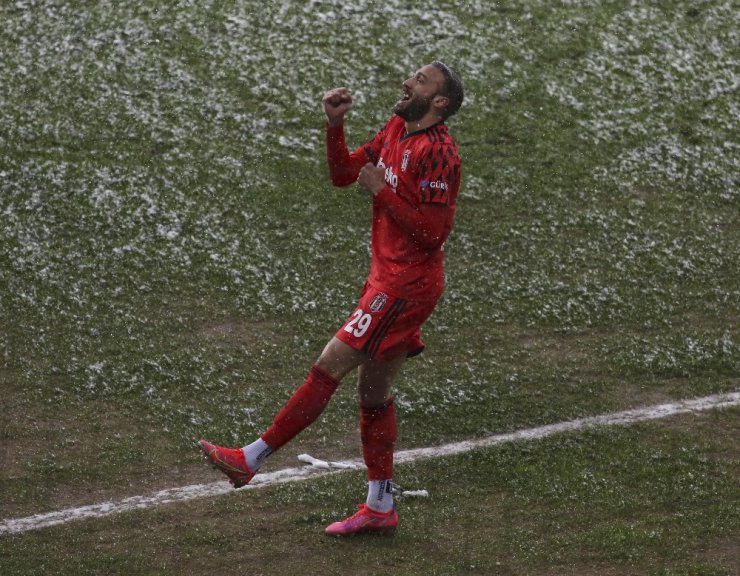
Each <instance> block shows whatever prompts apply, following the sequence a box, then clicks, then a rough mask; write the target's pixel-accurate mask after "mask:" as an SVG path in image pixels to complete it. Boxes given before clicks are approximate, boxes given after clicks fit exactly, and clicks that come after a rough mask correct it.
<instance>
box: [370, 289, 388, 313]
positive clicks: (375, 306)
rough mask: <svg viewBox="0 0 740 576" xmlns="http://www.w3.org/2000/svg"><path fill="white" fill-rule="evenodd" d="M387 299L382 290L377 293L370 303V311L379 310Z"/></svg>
mask: <svg viewBox="0 0 740 576" xmlns="http://www.w3.org/2000/svg"><path fill="white" fill-rule="evenodd" d="M387 301H388V295H387V294H385V293H384V292H381V293H380V294H378V295H377V296H376V297H375V298H373V301H372V302H371V303H370V312H380V311H381V310H382V309H383V306H385V303H386V302H387Z"/></svg>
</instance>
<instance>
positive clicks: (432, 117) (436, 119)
mask: <svg viewBox="0 0 740 576" xmlns="http://www.w3.org/2000/svg"><path fill="white" fill-rule="evenodd" d="M442 121H443V118H442V117H441V116H439V115H438V114H427V115H425V116H424V117H423V118H422V119H420V120H414V121H413V122H409V121H406V134H412V133H413V132H421V131H423V130H426V129H427V128H431V127H432V126H435V125H436V124H439V123H440V122H442Z"/></svg>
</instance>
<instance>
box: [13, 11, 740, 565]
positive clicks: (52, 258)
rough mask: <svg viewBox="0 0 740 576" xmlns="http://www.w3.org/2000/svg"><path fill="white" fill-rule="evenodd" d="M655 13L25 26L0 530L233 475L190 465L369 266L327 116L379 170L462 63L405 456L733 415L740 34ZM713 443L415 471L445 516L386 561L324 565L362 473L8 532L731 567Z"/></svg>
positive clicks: (696, 435)
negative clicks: (432, 292) (411, 83)
mask: <svg viewBox="0 0 740 576" xmlns="http://www.w3.org/2000/svg"><path fill="white" fill-rule="evenodd" d="M631 4H633V3H630V2H627V1H626V0H625V1H596V0H593V1H588V0H582V1H577V2H558V3H555V2H545V1H536V0H527V1H521V2H513V1H500V2H477V1H469V2H462V3H460V2H447V1H445V2H439V3H437V5H436V8H435V10H434V11H433V12H427V11H426V10H422V9H421V8H420V7H419V6H418V5H417V4H415V3H411V2H404V1H402V0H394V1H392V2H386V3H382V4H378V3H374V2H368V1H367V0H358V1H357V2H353V3H350V4H344V5H341V6H340V5H335V4H334V3H333V2H332V3H330V2H323V3H313V4H312V3H308V2H290V3H274V4H273V5H264V3H255V2H241V3H237V2H212V1H207V2H192V1H189V0H182V1H180V2H177V3H171V5H168V6H167V7H164V6H162V5H160V3H154V2H148V1H147V2H138V3H113V2H84V1H79V2H67V3H51V2H37V3H28V2H17V3H12V4H9V3H6V4H2V5H0V20H2V21H3V26H2V27H0V45H2V46H3V58H2V59H1V60H0V77H1V78H3V81H2V83H0V108H1V109H2V111H3V113H2V114H0V222H1V223H2V224H1V225H0V381H1V382H2V391H3V393H2V395H0V413H1V414H2V415H3V416H2V420H1V423H2V426H0V430H1V431H2V444H3V449H2V451H0V457H1V458H2V467H1V469H2V471H1V472H0V493H1V495H2V497H1V498H0V511H1V513H2V518H3V519H4V518H10V517H22V516H27V515H29V514H33V513H36V512H44V511H50V510H55V509H58V508H62V507H68V506H75V505H84V504H91V503H96V502H100V501H103V500H104V499H109V498H113V499H116V498H123V497H126V496H130V495H137V494H144V493H148V492H150V491H154V490H157V489H161V488H166V487H171V486H174V485H180V484H181V483H185V482H191V481H192V482H205V481H210V480H212V479H214V475H213V474H212V472H211V471H210V470H208V469H207V468H205V467H204V466H203V465H202V462H201V461H200V460H199V458H198V456H197V454H195V453H194V452H193V450H192V447H193V443H194V441H195V440H197V438H199V437H201V436H207V437H209V438H212V439H213V440H214V441H219V442H222V443H241V442H246V441H248V440H250V439H252V438H253V437H254V436H255V435H256V434H259V433H260V432H261V431H263V430H264V428H265V426H267V425H268V424H269V422H270V419H271V417H272V415H273V414H274V413H275V411H276V410H277V409H278V408H279V407H280V406H281V405H282V403H283V402H284V401H285V399H287V397H288V396H289V394H290V393H291V392H292V390H293V389H294V388H295V387H296V386H297V385H298V384H300V382H301V381H302V380H303V378H304V376H305V373H306V371H307V368H308V366H309V365H310V363H311V362H312V361H313V359H314V358H315V357H316V356H317V355H318V354H319V352H320V350H321V348H322V346H323V344H324V343H325V342H326V340H327V339H328V338H329V337H330V336H331V335H332V334H333V332H334V330H335V329H336V327H337V326H338V325H339V323H340V322H341V321H342V319H343V318H344V317H345V316H346V315H347V314H348V313H349V312H350V311H351V308H352V306H353V305H354V303H355V300H356V297H357V295H358V293H359V290H360V287H361V286H362V283H363V281H364V277H365V273H366V270H367V265H368V249H367V244H368V240H369V234H368V228H369V202H368V199H367V198H365V197H364V196H363V195H362V194H360V193H359V192H358V191H357V190H356V189H355V188H349V189H346V190H336V189H332V188H331V186H330V185H329V183H328V178H327V171H326V168H325V159H324V151H323V119H322V116H321V107H320V99H321V96H322V94H323V92H324V91H325V90H327V89H329V88H331V87H334V86H337V85H344V86H347V87H349V89H350V90H352V91H353V93H354V94H355V95H356V105H355V108H354V109H353V110H352V111H351V113H350V116H349V118H348V121H347V132H348V138H349V140H350V142H351V143H353V144H360V143H361V142H362V141H363V140H364V139H366V138H368V137H369V136H370V135H371V134H372V133H373V131H374V130H376V129H377V128H378V127H379V126H380V124H381V123H382V122H383V121H384V120H385V119H386V118H387V117H388V114H389V110H390V108H391V106H392V103H393V102H394V101H395V99H396V98H397V95H398V94H399V90H400V82H401V81H402V80H403V79H404V78H405V77H406V76H407V75H408V74H410V73H411V72H412V71H413V70H414V69H416V68H417V67H418V66H419V65H421V64H423V63H424V62H427V61H429V60H431V59H434V58H438V57H439V58H441V59H444V60H446V61H448V62H449V63H450V64H451V65H453V66H455V67H457V68H458V69H459V70H460V72H461V74H462V76H463V78H464V79H465V81H466V88H467V94H468V101H467V103H466V105H465V106H464V108H463V109H462V111H461V112H460V114H459V116H456V117H454V118H453V119H452V120H451V121H450V129H451V131H452V132H453V134H454V135H455V136H456V138H457V140H458V142H459V144H460V149H461V153H462V155H463V161H464V183H463V187H462V190H461V197H460V200H459V205H458V214H457V221H456V227H455V230H454V232H453V235H452V237H451V238H450V240H449V242H448V245H447V272H448V284H447V291H446V293H445V296H444V299H443V301H442V302H441V304H440V306H439V308H438V310H437V311H436V312H435V314H434V316H433V317H432V318H431V320H430V321H429V322H428V324H427V326H426V331H425V334H424V339H425V342H426V344H427V352H426V353H425V354H424V355H423V356H422V357H421V358H418V359H415V360H413V361H412V362H410V363H409V364H408V368H407V369H406V370H405V371H404V373H403V374H402V375H401V377H400V379H399V381H398V383H397V386H396V389H395V394H396V398H397V406H398V412H399V416H400V422H399V425H400V444H401V448H409V447H416V446H423V445H428V444H438V443H444V442H449V441H453V440H459V439H465V438H470V437H476V436H483V435H486V434H493V433H498V432H504V431H510V430H516V429H522V428H527V427H530V426H536V425H541V424H546V423H552V422H558V421H562V420H568V419H572V418H577V417H582V416H587V415H593V414H598V413H604V412H609V411H615V410H622V409H626V408H630V407H634V406H638V405H648V404H653V403H658V402H664V401H670V400H672V399H681V398H690V397H695V396H702V395H708V394H713V393H719V392H727V391H736V390H738V389H740V385H739V384H740V379H739V378H738V374H740V345H739V344H738V342H739V339H740V329H739V328H738V326H740V322H739V321H738V320H739V319H740V313H739V312H740V304H739V303H740V281H739V276H738V272H737V271H738V270H740V237H739V236H740V234H739V233H738V231H739V230H740V198H739V196H738V160H737V158H738V144H737V138H736V131H737V110H736V105H735V100H736V94H737V88H736V79H735V76H736V67H737V61H736V60H737V58H736V55H735V52H736V46H737V40H738V39H737V29H738V28H739V26H738V24H739V23H738V14H737V11H736V10H734V9H733V6H732V3H730V2H726V1H722V0H705V1H701V2H684V1H678V2H670V3H668V2H662V1H658V0H655V1H648V2H644V3H640V5H639V6H637V5H631ZM712 418H714V417H712V416H706V417H702V418H700V419H697V420H695V419H693V418H682V419H680V422H681V423H682V424H681V426H680V427H679V428H680V429H679V430H676V429H674V427H672V426H669V425H664V424H651V425H642V426H638V427H635V429H634V430H632V429H630V430H618V431H615V430H603V431H599V432H595V433H584V434H577V435H573V436H568V437H567V438H566V437H564V438H560V439H555V438H553V439H550V440H547V441H546V442H542V443H532V444H527V445H518V444H517V445H515V446H511V447H505V448H500V449H495V450H490V451H486V452H485V453H482V454H476V455H474V456H470V457H460V458H458V459H455V460H454V461H445V462H435V463H428V464H423V465H421V464H420V465H414V466H404V467H401V469H400V470H399V472H398V474H399V475H401V476H402V477H405V478H411V480H412V483H419V484H423V485H426V486H428V487H431V486H434V487H435V488H434V489H432V488H430V491H432V498H431V499H430V500H429V502H422V503H417V502H414V501H409V502H408V503H407V504H404V506H407V508H406V509H404V517H403V518H404V528H403V529H402V530H401V531H399V533H398V534H397V535H396V537H395V538H391V539H360V540H354V541H352V542H349V543H338V542H333V541H330V542H327V541H325V540H323V539H322V537H321V535H320V532H321V530H320V528H321V526H322V525H323V524H324V523H325V522H327V521H329V520H331V519H334V518H335V517H336V516H341V515H343V514H345V513H346V512H348V511H349V510H351V509H352V507H353V506H354V503H355V502H356V501H359V499H361V498H362V493H363V490H364V488H363V480H362V478H361V475H354V476H351V477H349V476H348V477H342V478H332V479H329V480H320V481H318V482H316V483H315V484H314V483H313V482H312V483H310V484H301V485H298V486H295V487H293V486H291V487H280V488H276V489H270V490H268V491H267V493H268V496H267V497H262V496H259V497H258V496H255V495H246V494H238V495H234V496H230V497H227V498H223V499H220V500H215V499H214V500H213V501H209V502H207V503H205V502H201V503H191V504H187V505H177V506H173V507H171V508H168V509H163V510H157V511H149V512H141V513H137V514H130V515H124V516H121V517H115V518H109V519H105V520H98V521H85V522H78V523H72V524H69V525H67V526H64V527H58V528H53V529H47V530H42V531H39V532H34V533H27V534H24V535H19V536H13V537H5V536H4V537H3V538H2V540H0V572H3V573H6V572H7V573H9V574H15V573H18V574H24V573H50V570H51V568H50V567H53V569H54V570H56V571H57V572H59V573H69V574H72V573H127V574H135V573H142V574H145V573H152V574H155V573H178V572H181V570H178V566H180V563H181V562H184V561H185V560H187V561H188V562H190V563H192V564H189V565H192V566H193V568H192V569H191V570H190V572H191V573H194V574H195V573H210V572H212V571H213V570H210V569H209V563H211V562H214V561H218V560H214V559H217V558H218V556H219V555H220V554H221V553H222V552H223V551H224V550H226V551H227V552H228V554H227V555H226V556H227V558H230V559H231V560H232V561H233V560H234V559H235V558H238V561H239V562H245V563H246V562H248V561H249V562H251V561H257V560H259V561H260V562H264V564H263V565H264V566H265V573H276V572H278V571H285V570H290V571H292V572H294V573H296V574H301V573H305V574H312V573H316V571H317V570H318V571H321V570H324V571H325V572H327V573H332V572H335V571H337V567H339V566H341V565H342V563H343V562H348V561H350V559H372V558H376V557H378V556H381V557H382V558H383V559H384V561H385V562H388V563H389V564H388V565H383V568H384V569H386V570H385V571H386V572H391V573H399V574H400V573H408V574H416V573H438V574H447V573H460V574H463V573H482V574H487V573H500V574H552V573H558V574H571V573H572V574H580V573H586V574H588V573H591V574H597V573H598V574H661V575H666V576H667V575H683V574H730V573H732V570H733V568H734V569H737V568H736V567H737V565H738V563H740V560H738V558H739V556H738V552H737V547H736V546H734V547H733V545H732V544H731V543H732V542H734V541H735V540H737V536H738V522H737V516H736V512H735V513H733V510H732V509H731V507H730V505H729V503H731V502H732V501H733V498H734V500H737V498H738V491H737V487H736V486H737V481H736V480H737V454H736V450H734V451H733V446H732V443H731V442H730V439H731V438H732V436H731V434H732V433H733V432H736V429H737V421H738V419H737V411H729V412H726V413H722V415H721V416H716V419H717V425H718V426H721V430H722V431H723V432H724V434H725V435H724V436H723V435H722V434H718V435H716V436H715V435H713V434H712V433H711V431H710V430H709V428H708V427H707V426H706V425H705V423H706V422H707V421H712ZM356 420H357V407H356V400H355V394H354V389H353V383H352V382H351V379H350V378H348V379H347V382H346V384H345V385H344V386H343V387H342V388H341V389H340V390H339V392H338V393H337V395H336V397H335V399H334V401H333V402H332V404H331V407H330V409H329V410H327V412H326V413H325V415H324V416H323V417H322V419H321V420H320V421H319V422H317V423H316V424H315V426H314V427H313V428H312V429H311V430H310V431H309V432H308V433H306V434H305V435H303V436H302V437H300V438H299V439H297V440H296V442H295V444H293V445H291V446H290V447H287V448H286V450H285V451H284V453H282V454H278V455H276V456H275V464H274V465H273V466H275V467H279V466H281V465H284V464H288V463H290V464H291V465H294V460H293V459H294V456H295V455H296V454H298V453H300V452H304V451H309V452H311V453H312V454H315V455H316V456H319V457H325V458H331V459H336V458H342V457H356V456H357V455H358V453H359V452H358V445H357V441H356V440H357V439H356V427H357V424H356ZM735 435H736V434H735ZM682 442H683V443H684V444H685V445H686V446H687V449H688V450H689V453H688V454H684V453H683V452H682V451H681V443H682ZM654 454H664V455H665V458H667V460H665V459H664V458H663V456H661V457H660V458H657V460H655V459H653V458H652V456H651V455H654ZM471 459H472V461H471ZM646 462H649V463H650V465H647V464H646ZM635 469H637V471H638V472H639V478H640V480H641V481H640V482H639V483H637V482H636V481H635V480H634V478H632V477H631V476H630V473H629V472H628V471H629V470H635ZM441 470H444V471H441ZM447 470H449V471H450V472H447ZM452 471H454V472H452ZM450 474H453V475H454V478H452V477H450V476H449V475H450ZM589 474H592V475H591V476H589ZM690 475H693V478H694V479H695V483H694V484H693V485H689V484H690V483H688V480H685V482H684V484H680V483H678V484H676V485H675V486H678V487H681V488H682V489H683V488H686V490H687V492H686V493H687V494H688V495H687V496H686V497H685V498H683V497H681V498H679V489H678V488H676V487H674V485H673V484H671V482H673V480H672V479H673V478H684V479H686V478H689V476H690ZM733 478H734V479H735V482H734V484H733V481H732V480H733ZM449 483H451V484H453V485H454V488H453V487H449V488H447V487H445V486H446V485H447V484H449ZM694 485H695V486H696V487H697V488H696V490H699V493H700V495H701V497H699V496H698V495H697V494H699V493H695V492H692V491H691V489H692V486H694ZM437 486H440V487H439V488H436V487H437ZM463 487H464V489H465V490H466V491H471V492H472V493H473V494H475V498H473V497H468V495H467V494H465V493H463V491H462V489H463ZM437 490H439V493H437ZM455 490H457V492H455ZM609 490H611V492H610V493H609V494H606V492H608V491H609ZM438 498H439V500H438ZM257 500H259V502H258V501H257ZM620 503H621V504H620ZM673 504H676V506H677V507H676V508H675V509H676V510H678V512H675V513H674V512H672V511H671V510H672V509H671V505H673ZM596 507H598V514H596V516H595V517H594V518H593V519H592V518H591V517H590V516H589V514H590V512H594V511H595V508H596ZM566 510H567V511H570V512H569V513H568V514H564V511H566ZM594 513H596V512H594ZM491 516H493V517H494V518H496V519H497V520H499V521H500V522H503V524H502V525H500V526H499V525H494V526H490V523H489V522H487V520H488V519H489V518H490V517H491ZM563 516H567V518H563ZM440 517H441V519H442V521H441V522H437V520H436V519H439V518H440ZM267 521H269V525H270V526H271V527H272V528H271V532H269V533H268V534H265V535H262V534H261V532H260V527H262V526H264V523H265V522H267ZM243 522H247V523H248V525H247V527H246V528H245V527H244V526H243ZM440 525H441V527H443V528H444V530H442V528H440ZM183 526H184V527H183ZM489 528H490V529H489ZM242 529H243V530H246V531H245V532H243V533H242V532H240V531H239V530H242ZM475 529H477V530H478V533H481V531H482V533H483V534H486V535H488V536H489V537H487V538H485V539H483V540H481V541H478V540H476V539H475V538H471V537H470V534H471V533H475ZM247 536H248V537H249V538H251V539H252V540H256V541H257V542H259V543H260V546H261V548H260V550H262V551H255V550H254V549H253V548H248V549H246V551H245V547H244V546H243V541H244V540H245V539H246V538H247ZM422 536H423V538H422ZM422 541H423V542H425V543H428V544H427V545H425V546H422V547H420V546H419V545H418V543H419V542H422ZM288 543H290V546H289V545H288ZM83 545H84V546H83ZM258 548H259V547H258ZM35 549H37V550H40V551H41V552H40V553H39V554H36V555H34V554H32V553H31V551H32V550H35ZM83 549H84V550H87V552H82V551H81V550H83ZM134 549H140V550H141V553H134V554H132V553H131V552H130V551H131V550H134ZM389 549H390V552H392V553H386V551H387V550H389ZM70 550H74V551H75V552H74V553H70V552H69V551H70ZM194 550H197V553H196V552H195V551H194ZM294 550H298V551H299V553H291V551H294ZM446 550H465V551H466V552H465V554H464V555H465V556H469V557H470V561H468V558H460V557H459V556H461V555H458V557H456V556H455V555H451V554H447V553H445V551H446ZM127 551H129V552H127ZM188 555H191V557H190V558H189V559H188ZM322 562H325V563H326V564H325V565H324V564H322ZM496 562H498V563H499V564H496ZM312 563H315V564H312ZM390 563H393V564H390ZM733 563H734V565H733ZM549 567H554V568H552V569H550V568H549ZM368 570H371V571H370V572H368V573H372V570H373V569H370V568H369V569H368ZM379 570H380V568H379ZM435 570H436V572H435ZM226 572H227V573H228V570H226ZM358 573H359V572H358Z"/></svg>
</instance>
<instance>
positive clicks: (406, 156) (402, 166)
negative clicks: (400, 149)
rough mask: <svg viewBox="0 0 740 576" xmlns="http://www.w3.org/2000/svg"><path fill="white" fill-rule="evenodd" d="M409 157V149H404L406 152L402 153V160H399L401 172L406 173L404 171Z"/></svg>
mask: <svg viewBox="0 0 740 576" xmlns="http://www.w3.org/2000/svg"><path fill="white" fill-rule="evenodd" d="M410 156H411V149H410V148H406V151H405V152H404V153H403V159H402V160H401V172H406V169H407V168H408V167H409V157H410Z"/></svg>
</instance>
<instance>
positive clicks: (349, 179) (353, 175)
mask: <svg viewBox="0 0 740 576" xmlns="http://www.w3.org/2000/svg"><path fill="white" fill-rule="evenodd" d="M385 129H386V127H385V126H384V127H383V129H382V130H380V132H378V133H377V134H376V135H375V136H374V137H373V138H372V139H371V140H369V141H368V142H367V143H365V144H364V145H362V146H360V147H359V148H357V150H355V151H354V152H351V153H350V151H349V148H347V141H346V139H345V137H344V125H342V124H340V125H339V126H329V125H327V127H326V158H327V160H328V162H329V176H330V177H331V181H332V184H334V185H335V186H349V185H350V184H354V183H355V182H356V181H357V177H358V176H359V174H360V169H361V168H362V167H363V166H364V165H365V164H366V163H368V162H372V163H373V164H375V163H376V162H377V161H378V158H379V157H380V150H381V149H382V145H383V137H384V134H385Z"/></svg>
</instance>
